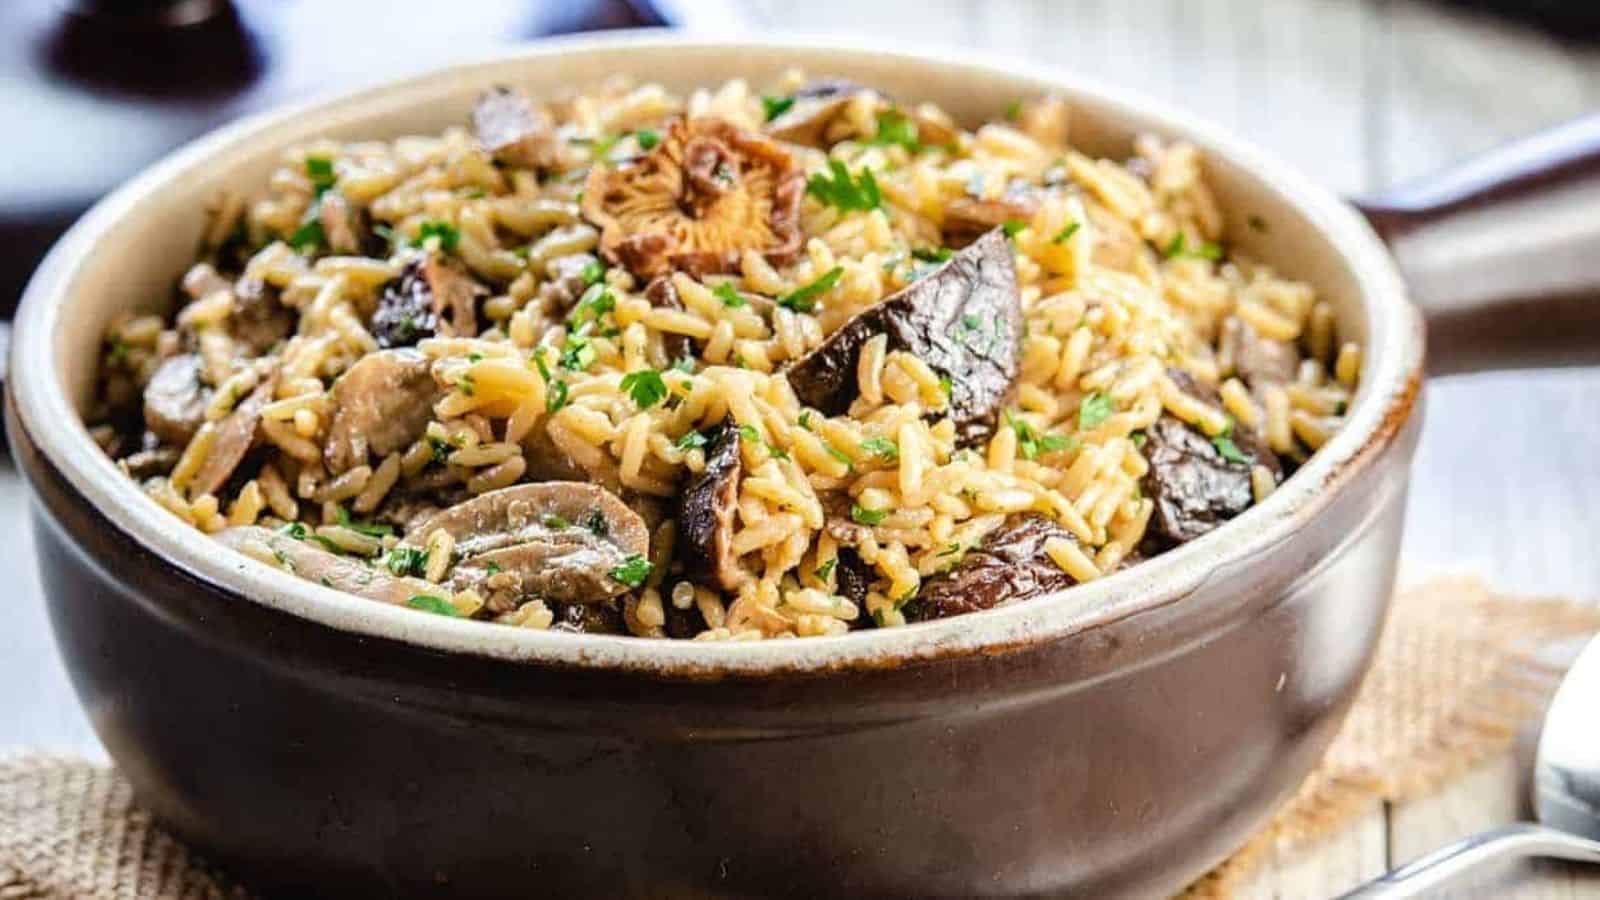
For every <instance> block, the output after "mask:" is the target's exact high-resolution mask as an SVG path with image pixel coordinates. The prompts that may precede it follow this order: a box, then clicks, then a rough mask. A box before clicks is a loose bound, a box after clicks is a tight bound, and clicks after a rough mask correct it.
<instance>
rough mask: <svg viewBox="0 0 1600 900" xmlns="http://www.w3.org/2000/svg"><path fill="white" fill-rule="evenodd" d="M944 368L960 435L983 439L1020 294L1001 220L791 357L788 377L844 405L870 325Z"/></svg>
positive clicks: (807, 395)
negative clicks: (806, 350) (936, 265)
mask: <svg viewBox="0 0 1600 900" xmlns="http://www.w3.org/2000/svg"><path fill="white" fill-rule="evenodd" d="M879 334H883V335H887V336H888V349H889V350H891V351H894V350H902V351H905V352H908V353H910V354H912V355H913V356H916V357H917V358H918V359H921V360H922V361H923V362H925V363H927V364H928V365H929V366H930V367H931V368H932V369H934V371H936V372H938V373H940V374H941V375H944V376H946V377H948V379H949V385H950V392H949V403H948V407H947V409H946V410H945V412H943V413H942V414H941V415H943V416H947V417H949V418H950V419H951V420H952V421H954V422H955V425H956V431H957V434H958V436H959V437H960V439H961V441H962V442H963V443H964V444H971V443H974V442H976V441H979V440H982V439H983V438H985V437H987V435H988V434H989V433H990V432H991V431H992V430H993V427H994V423H995V420H996V417H997V416H998V415H999V412H1000V408H1001V407H1002V406H1003V405H1004V403H1005V401H1006V398H1007V397H1008V396H1009V395H1010V394H1011V390H1012V386H1013V383H1014V382H1015V381H1016V378H1017V365H1018V364H1017V355H1018V352H1019V348H1020V345H1021V341H1022V300H1021V297H1020V296H1019V295H1018V293H1017V270H1016V264H1015V262H1014V261H1013V259H1012V256H1011V244H1010V241H1009V240H1007V239H1006V237H1005V236H1004V235H1003V234H1002V233H1001V232H1000V230H999V229H995V230H994V231H991V232H989V233H988V234H986V235H984V236H983V237H982V238H979V239H978V240H977V241H974V242H973V243H972V245H971V246H969V247H967V248H966V249H964V250H961V251H959V252H957V253H955V254H954V255H953V256H951V258H950V259H949V261H948V262H946V263H944V265H942V266H941V267H939V268H938V269H935V270H934V271H933V272H932V273H930V274H929V275H927V276H926V277H924V278H922V279H920V280H918V281H915V282H913V283H912V284H910V285H908V286H906V287H905V288H904V289H903V290H901V291H900V292H898V293H896V294H894V295H893V296H891V297H889V298H888V299H886V300H884V301H883V302H881V303H879V304H878V305H876V306H874V307H872V308H871V309H868V310H866V311H864V312H862V313H860V314H858V315H856V316H855V317H854V318H852V319H850V320H849V321H848V322H846V323H845V324H844V325H842V326H840V327H839V328H838V329H837V330H836V331H834V332H833V334H831V335H829V336H828V338H827V340H825V341H823V342H822V345H821V346H819V347H817V348H816V349H815V350H812V351H811V352H810V353H808V354H806V355H805V356H802V357H800V358H799V359H798V360H796V361H795V362H794V364H793V365H792V366H790V367H789V371H788V377H789V384H790V385H791V386H792V387H793V388H794V391H795V394H796V395H797V396H799V398H800V400H801V402H803V403H805V404H806V405H807V406H811V407H813V408H815V409H818V410H820V411H822V412H823V413H825V414H827V415H830V416H836V415H843V414H844V413H845V412H846V411H848V410H849V408H850V403H851V401H853V400H854V399H855V398H856V395H857V392H858V383H857V380H856V369H857V363H858V362H859V361H860V358H861V348H862V347H863V346H864V345H865V344H866V343H867V341H868V340H870V339H871V338H872V337H874V336H875V335H879Z"/></svg>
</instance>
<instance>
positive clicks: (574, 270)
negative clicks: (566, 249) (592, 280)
mask: <svg viewBox="0 0 1600 900" xmlns="http://www.w3.org/2000/svg"><path fill="white" fill-rule="evenodd" d="M599 263H600V261H599V260H598V259H595V258H594V257H593V256H591V255H590V254H588V253H569V254H567V255H566V256H558V257H556V258H555V259H552V260H550V262H548V263H546V264H545V277H546V279H547V280H546V281H545V283H544V284H541V285H539V300H540V304H539V305H540V308H541V309H542V310H543V311H544V312H545V314H547V315H550V316H558V315H563V314H565V313H566V312H567V311H568V310H570V309H572V306H573V304H575V303H577V302H578V298H579V297H582V296H583V292H584V291H586V290H588V288H589V271H590V268H591V267H592V266H596V265H599Z"/></svg>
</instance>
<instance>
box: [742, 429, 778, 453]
mask: <svg viewBox="0 0 1600 900" xmlns="http://www.w3.org/2000/svg"><path fill="white" fill-rule="evenodd" d="M739 437H740V438H743V439H744V440H747V441H750V442H751V443H754V444H760V445H761V446H763V447H765V448H766V449H767V454H768V455H769V456H771V457H772V458H773V459H788V458H789V451H787V450H785V449H783V448H782V447H778V446H775V445H773V444H771V443H769V442H767V441H765V440H762V438H761V432H759V431H757V430H756V427H755V426H754V425H740V426H739Z"/></svg>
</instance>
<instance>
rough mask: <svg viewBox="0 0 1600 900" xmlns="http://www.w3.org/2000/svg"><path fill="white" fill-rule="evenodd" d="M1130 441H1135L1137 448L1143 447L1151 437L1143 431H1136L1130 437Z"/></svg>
mask: <svg viewBox="0 0 1600 900" xmlns="http://www.w3.org/2000/svg"><path fill="white" fill-rule="evenodd" d="M1128 440H1131V441H1133V445H1134V446H1135V447H1143V446H1144V442H1145V441H1148V440H1150V436H1149V435H1148V434H1145V433H1144V432H1142V431H1135V432H1134V433H1133V434H1130V435H1128Z"/></svg>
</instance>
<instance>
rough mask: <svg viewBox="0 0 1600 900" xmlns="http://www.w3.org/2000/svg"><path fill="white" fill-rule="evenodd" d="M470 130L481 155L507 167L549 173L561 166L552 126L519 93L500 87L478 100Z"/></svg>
mask: <svg viewBox="0 0 1600 900" xmlns="http://www.w3.org/2000/svg"><path fill="white" fill-rule="evenodd" d="M472 127H473V130H474V131H475V132H476V133H477V137H478V143H479V144H481V145H482V146H483V149H484V151H485V152H487V153H488V154H489V155H491V156H493V157H494V158H495V159H497V160H499V161H500V162H502V163H505V164H506V165H509V166H521V167H523V168H527V169H549V168H554V167H557V166H559V165H560V163H561V156H562V154H561V149H562V147H561V138H560V135H559V134H558V133H557V131H556V126H555V122H554V121H553V120H552V119H551V118H550V114H549V113H548V112H546V111H545V110H544V109H542V108H540V107H538V106H535V105H534V103H533V101H532V100H530V99H528V97H527V95H526V94H523V93H522V92H521V91H518V90H515V89H513V88H509V87H505V86H503V85H502V86H498V87H495V88H493V89H491V90H489V91H488V92H487V93H485V94H484V95H483V96H482V97H480V98H478V105H477V106H476V107H474V108H473V110H472Z"/></svg>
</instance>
